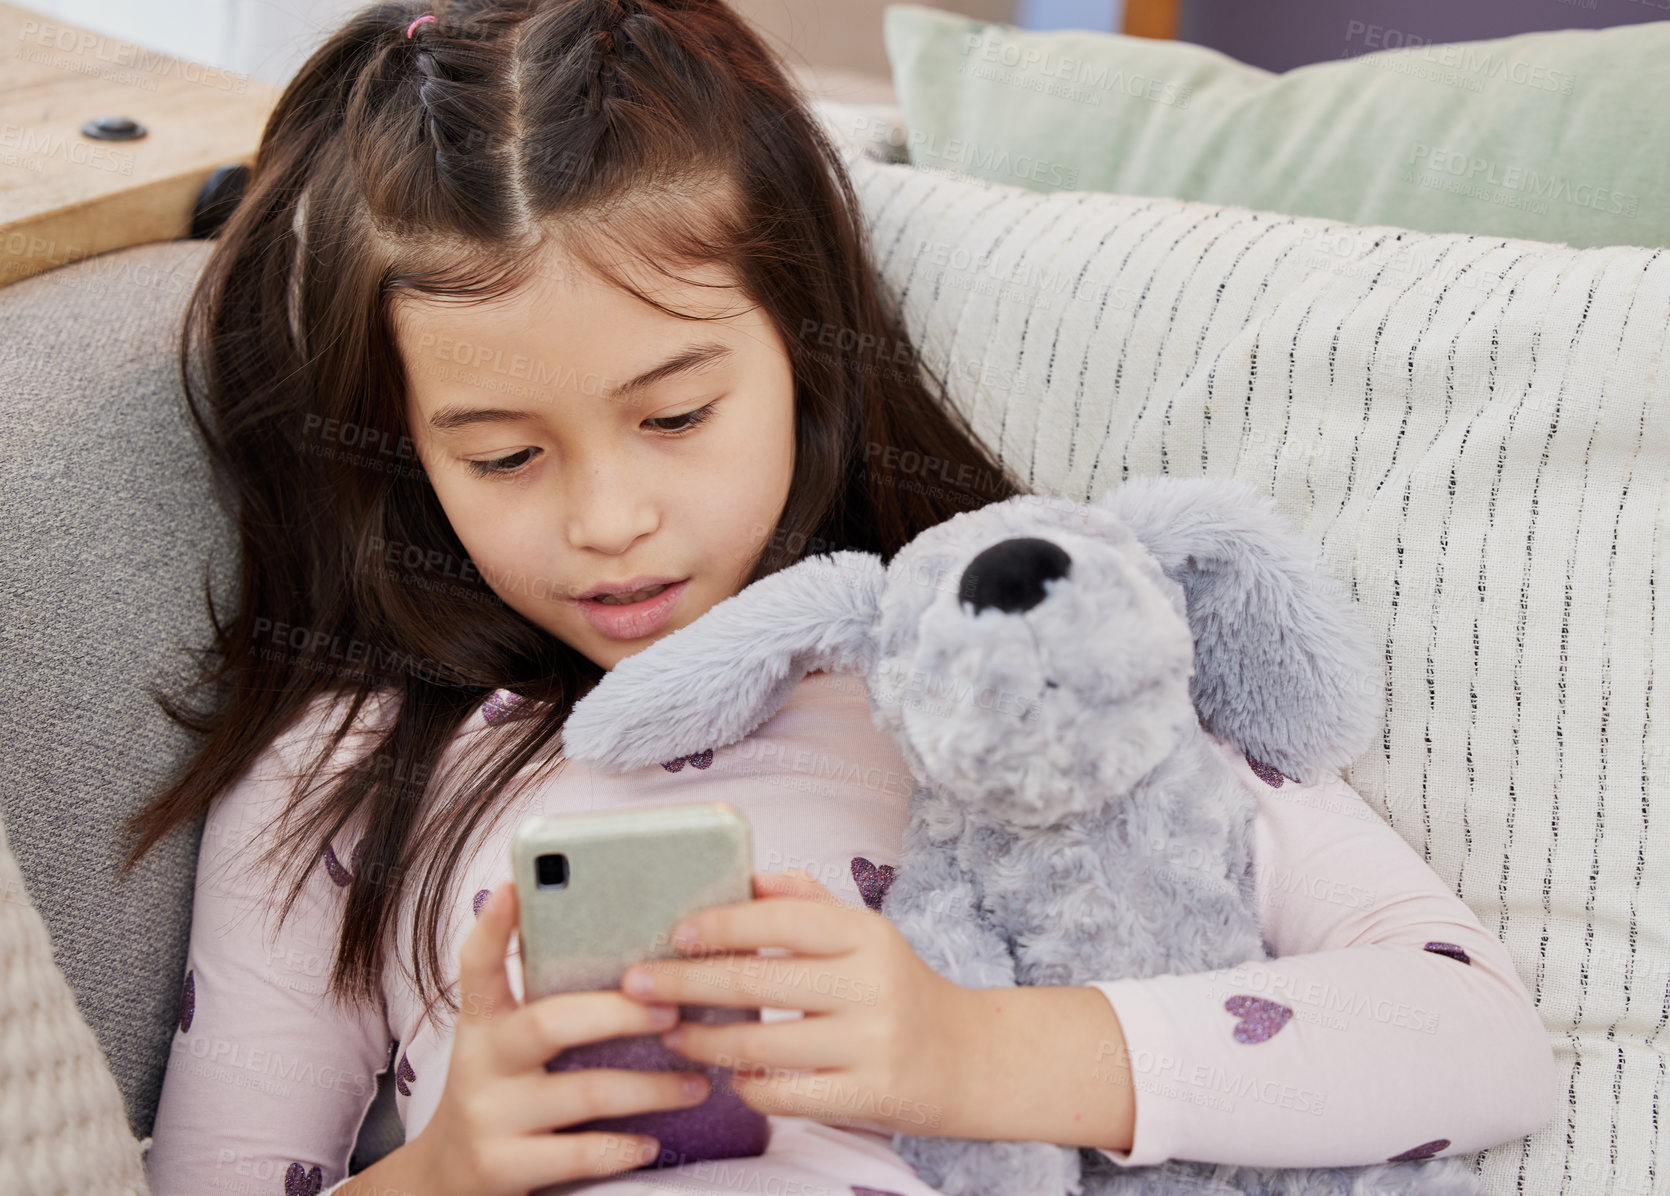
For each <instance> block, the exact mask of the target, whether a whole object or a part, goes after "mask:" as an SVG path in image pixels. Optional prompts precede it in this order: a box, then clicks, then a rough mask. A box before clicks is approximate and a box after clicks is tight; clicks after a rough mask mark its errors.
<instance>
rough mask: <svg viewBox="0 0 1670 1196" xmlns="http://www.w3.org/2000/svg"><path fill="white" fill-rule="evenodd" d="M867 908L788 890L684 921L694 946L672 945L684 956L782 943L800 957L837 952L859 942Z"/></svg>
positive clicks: (850, 947)
mask: <svg viewBox="0 0 1670 1196" xmlns="http://www.w3.org/2000/svg"><path fill="white" fill-rule="evenodd" d="M868 912H869V911H867V910H865V911H860V910H856V909H854V908H852V907H851V906H849V905H847V904H845V903H844V902H839V901H837V902H834V903H833V904H831V903H830V902H827V901H819V900H817V899H815V898H810V897H796V896H789V895H786V894H785V895H783V896H780V897H777V898H775V899H773V900H771V901H744V902H739V903H737V904H735V905H719V906H713V907H712V908H709V909H704V910H699V911H697V912H696V913H693V914H691V915H690V916H689V917H688V918H685V919H684V921H683V922H681V923H680V924H679V925H680V926H687V927H689V928H690V931H691V936H692V937H691V940H690V943H689V945H687V946H683V945H680V942H679V940H678V939H676V938H675V939H674V940H673V945H674V946H675V947H677V948H678V950H679V951H680V953H682V954H703V953H707V952H714V951H753V950H756V949H758V948H760V947H783V948H786V949H787V950H789V951H792V952H794V953H795V954H798V955H838V954H841V953H842V952H846V951H851V950H853V949H855V948H856V947H858V946H859V945H860V941H861V940H860V930H861V923H860V922H859V921H858V920H857V919H859V918H862V917H865V916H866V915H867V914H868ZM635 966H642V965H635Z"/></svg>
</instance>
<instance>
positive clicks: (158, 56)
mask: <svg viewBox="0 0 1670 1196" xmlns="http://www.w3.org/2000/svg"><path fill="white" fill-rule="evenodd" d="M18 41H19V42H20V43H22V44H20V45H19V46H18V49H17V51H16V53H17V56H18V57H21V58H28V59H29V60H30V61H32V62H39V63H42V64H43V65H52V66H57V67H59V68H60V69H63V70H72V71H76V72H79V73H83V74H98V75H100V76H102V77H104V78H108V79H110V80H112V81H113V82H118V83H128V84H130V85H131V86H134V87H139V88H141V89H143V90H145V91H155V90H156V80H157V79H158V78H162V77H166V76H169V75H173V76H176V77H178V78H180V79H182V80H184V81H185V82H187V83H195V84H197V85H198V86H200V87H212V88H214V89H215V90H217V91H229V92H232V93H233V94H235V95H243V94H244V92H245V91H247V90H248V88H249V79H248V78H247V77H246V76H244V75H239V74H237V73H235V72H233V71H227V70H222V69H220V68H218V67H212V66H204V65H203V64H202V63H200V62H191V61H188V60H186V59H183V58H171V57H169V56H168V55H166V54H162V53H159V52H158V51H156V50H150V49H147V48H145V47H144V46H139V45H135V44H134V43H132V42H120V41H116V40H115V39H113V38H109V37H105V36H103V35H102V34H97V33H93V32H91V31H90V30H86V29H78V28H76V27H75V26H73V25H59V24H57V23H56V22H53V21H40V20H26V21H24V22H23V25H22V27H21V28H20V29H19V30H18ZM31 44H33V45H34V46H35V47H38V49H35V50H31V49H30V45H31ZM47 50H56V51H58V52H59V53H60V54H65V55H73V58H69V59H54V58H53V57H52V56H51V55H50V54H46V53H44V51H47ZM95 60H96V61H98V62H104V63H109V64H110V65H111V66H114V67H119V68H124V69H122V70H120V71H108V70H100V69H99V68H97V67H93V66H89V65H87V64H89V63H91V62H93V61H95ZM126 68H132V69H131V70H129V69H126ZM133 71H138V72H140V74H139V76H137V77H136V76H134V74H133Z"/></svg>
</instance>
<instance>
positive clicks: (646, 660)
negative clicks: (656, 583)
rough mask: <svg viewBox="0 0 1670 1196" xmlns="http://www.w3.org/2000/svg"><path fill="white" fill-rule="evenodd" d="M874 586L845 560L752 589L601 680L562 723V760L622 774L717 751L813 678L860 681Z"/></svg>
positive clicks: (829, 558) (862, 557)
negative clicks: (826, 675) (849, 676)
mask: <svg viewBox="0 0 1670 1196" xmlns="http://www.w3.org/2000/svg"><path fill="white" fill-rule="evenodd" d="M884 575H885V567H884V566H883V565H882V562H881V558H880V557H877V556H874V555H871V554H870V553H864V552H850V551H843V552H833V553H824V554H822V555H819V556H814V557H808V558H806V559H805V560H802V561H797V562H796V563H795V564H793V565H790V566H788V567H787V568H784V569H779V570H778V571H777V572H776V573H772V574H770V575H768V576H766V577H762V578H760V579H759V580H758V581H756V582H754V583H753V584H752V585H749V586H746V587H744V588H743V589H742V590H741V592H739V593H736V594H733V595H731V596H730V597H729V598H726V599H725V600H724V601H722V602H719V603H716V604H715V605H714V606H713V607H712V609H710V610H708V611H707V612H706V613H705V614H703V615H702V616H701V617H700V618H698V619H697V620H696V621H695V622H693V623H689V624H686V625H685V626H683V627H680V628H679V629H678V630H677V631H675V632H673V633H672V634H671V635H668V636H666V637H665V638H663V639H659V640H656V641H655V642H654V643H653V644H651V645H649V647H647V648H644V649H642V650H640V651H638V652H634V653H633V654H632V655H631V656H628V657H627V658H626V659H625V660H622V661H621V662H620V663H619V664H617V665H615V667H614V668H613V669H611V670H609V672H608V673H606V674H605V675H604V677H603V678H602V680H600V681H599V682H598V683H597V684H596V685H595V686H593V687H592V689H591V691H590V692H588V693H587V694H586V695H585V697H583V698H581V699H580V700H579V701H578V702H577V703H575V705H574V709H573V711H571V712H570V713H569V716H568V720H567V722H565V723H564V724H563V732H562V738H563V751H564V754H565V755H567V756H571V757H573V758H575V759H578V760H585V761H586V762H587V763H589V764H591V765H592V766H593V767H595V768H597V769H598V770H599V771H602V772H626V771H630V770H631V769H634V768H643V767H645V766H647V765H650V764H657V763H660V762H661V761H663V760H671V759H673V758H675V757H678V756H687V755H690V754H691V753H693V752H700V751H703V750H704V749H707V748H713V747H723V746H724V745H726V744H730V743H735V742H736V741H737V740H739V739H742V738H743V737H745V736H746V735H748V733H749V732H751V731H753V730H754V728H756V727H758V726H759V725H760V724H761V723H763V722H765V721H766V720H767V719H768V718H770V717H771V716H772V715H773V714H775V713H776V712H777V708H778V707H779V706H781V705H782V703H783V699H784V698H785V697H787V696H788V692H789V690H790V689H792V688H794V686H795V685H796V684H798V683H799V681H800V679H801V677H803V676H805V674H807V673H809V672H811V671H812V670H814V669H823V670H825V671H827V672H831V673H847V672H866V671H868V668H869V664H870V660H871V655H872V647H871V639H870V631H871V628H872V627H873V626H874V625H875V622H876V615H877V612H878V611H879V609H880V605H881V589H882V579H883V577H884Z"/></svg>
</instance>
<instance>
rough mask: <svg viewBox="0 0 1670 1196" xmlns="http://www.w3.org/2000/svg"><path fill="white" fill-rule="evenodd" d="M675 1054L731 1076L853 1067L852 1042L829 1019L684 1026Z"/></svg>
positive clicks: (681, 1029) (784, 1019) (691, 1024)
mask: <svg viewBox="0 0 1670 1196" xmlns="http://www.w3.org/2000/svg"><path fill="white" fill-rule="evenodd" d="M678 1033H679V1038H678V1041H677V1042H676V1043H674V1044H670V1045H671V1047H672V1049H673V1050H675V1051H677V1052H678V1053H679V1054H681V1055H683V1056H685V1057H686V1058H688V1059H693V1060H695V1061H696V1062H698V1063H714V1064H718V1065H720V1066H723V1067H728V1068H730V1069H731V1070H732V1071H736V1072H747V1071H749V1070H750V1069H752V1068H758V1067H765V1068H789V1069H792V1070H796V1071H799V1070H803V1069H812V1068H817V1069H820V1070H822V1069H828V1068H842V1067H852V1066H853V1065H854V1064H855V1063H857V1062H859V1060H856V1059H854V1058H853V1051H852V1045H851V1041H850V1039H849V1038H848V1037H847V1036H845V1035H842V1034H840V1033H838V1032H833V1031H832V1030H831V1028H830V1023H829V1019H828V1018H826V1017H821V1016H818V1015H816V1014H808V1015H807V1016H806V1017H789V1018H782V1019H779V1020H777V1021H773V1022H731V1023H728V1024H725V1025H712V1026H704V1025H699V1024H697V1023H695V1022H685V1023H684V1024H683V1025H682V1026H680V1027H679V1030H678Z"/></svg>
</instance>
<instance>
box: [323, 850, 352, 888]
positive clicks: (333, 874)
mask: <svg viewBox="0 0 1670 1196" xmlns="http://www.w3.org/2000/svg"><path fill="white" fill-rule="evenodd" d="M325 871H326V873H328V874H329V876H330V878H331V881H332V882H333V883H334V884H337V885H341V886H342V887H344V888H346V887H347V886H348V885H351V884H353V883H354V878H353V876H352V875H350V874H349V872H348V869H346V868H344V867H343V866H342V861H341V860H339V859H337V858H336V852H334V851H332V850H331V845H330V844H329V843H326V844H325Z"/></svg>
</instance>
